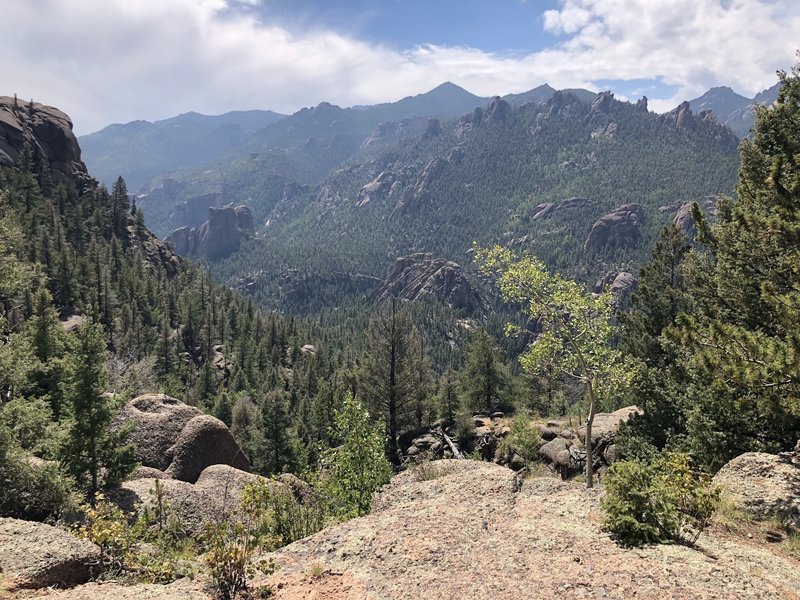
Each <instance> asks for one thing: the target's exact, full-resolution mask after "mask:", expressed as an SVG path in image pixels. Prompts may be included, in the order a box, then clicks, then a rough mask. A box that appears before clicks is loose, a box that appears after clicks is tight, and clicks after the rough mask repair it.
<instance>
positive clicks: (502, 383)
mask: <svg viewBox="0 0 800 600" xmlns="http://www.w3.org/2000/svg"><path fill="white" fill-rule="evenodd" d="M464 354H465V355H466V358H465V361H464V368H463V369H462V371H461V389H462V393H463V395H464V399H465V400H466V402H467V405H468V406H469V407H470V408H471V409H472V410H473V411H484V412H486V413H487V414H489V415H491V414H492V413H493V412H494V411H496V410H499V409H500V408H504V407H505V406H506V405H507V404H508V392H509V391H510V386H511V371H510V369H509V368H508V365H506V364H505V361H504V357H503V351H502V350H501V349H500V347H499V346H498V345H497V341H496V340H495V339H494V338H492V336H491V335H489V334H488V333H487V332H486V330H485V329H484V328H482V327H481V328H479V329H478V330H477V331H475V333H473V334H472V335H471V336H470V339H469V342H468V343H467V346H466V348H465V350H464Z"/></svg>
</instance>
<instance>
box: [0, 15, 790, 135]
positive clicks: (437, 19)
mask: <svg viewBox="0 0 800 600" xmlns="http://www.w3.org/2000/svg"><path fill="white" fill-rule="evenodd" d="M0 2H2V18H1V19H0V39H3V50H4V56H3V60H2V61H0V81H2V82H3V84H4V85H3V89H2V90H0V94H13V93H17V94H18V95H19V96H20V97H21V98H25V99H30V98H33V99H35V100H37V101H40V102H44V103H46V104H51V105H54V106H58V107H59V108H61V109H62V110H64V111H65V112H67V113H68V114H69V115H70V116H71V117H72V119H73V121H74V124H75V130H76V132H77V133H79V134H84V133H89V132H91V131H95V130H97V129H99V128H101V127H104V126H106V125H108V124H110V123H118V122H127V121H131V120H134V119H147V120H156V119H164V118H168V117H171V116H174V115H176V114H179V113H183V112H188V111H198V112H202V113H206V114H219V113H223V112H227V111H230V110H244V109H252V108H261V109H272V110H276V111H279V112H284V113H291V112H294V111H296V110H299V109H300V108H302V107H305V106H314V105H316V104H318V103H319V102H321V101H328V102H332V103H335V104H339V105H341V106H350V105H354V104H372V103H376V102H387V101H394V100H398V99H400V98H402V97H404V96H407V95H413V94H419V93H422V92H425V91H428V90H430V89H432V88H434V87H436V86H437V85H439V84H441V83H443V82H444V81H452V82H453V83H456V84H458V85H461V86H462V87H464V88H466V89H468V90H469V91H471V92H473V93H475V94H479V95H482V96H493V95H503V94H507V93H518V92H523V91H526V90H528V89H531V88H534V87H536V86H538V85H541V84H543V83H549V84H550V85H552V86H553V87H556V88H565V87H585V88H589V89H593V90H603V89H610V90H612V91H613V92H614V93H615V94H616V95H617V97H621V98H623V99H631V100H635V99H637V98H639V97H640V96H641V95H647V96H648V99H649V100H650V103H649V105H650V108H651V110H655V111H659V112H662V111H665V110H669V109H670V108H672V107H674V106H675V105H677V104H678V103H679V102H681V101H682V100H686V99H691V98H694V97H696V96H699V95H700V94H702V93H703V92H704V91H705V90H707V89H708V88H710V87H712V86H717V85H729V86H731V87H733V88H734V90H736V91H737V92H739V93H741V94H743V95H745V96H748V97H752V96H753V95H755V94H756V93H757V92H759V91H760V90H762V89H764V88H767V87H769V86H771V85H772V84H773V83H774V82H775V80H776V78H775V71H776V70H777V69H780V68H784V69H787V68H790V67H791V66H792V64H793V63H794V62H795V52H796V51H797V49H798V47H800V1H798V0H480V1H479V0H342V1H339V0H327V1H321V0H135V1H133V0H0Z"/></svg>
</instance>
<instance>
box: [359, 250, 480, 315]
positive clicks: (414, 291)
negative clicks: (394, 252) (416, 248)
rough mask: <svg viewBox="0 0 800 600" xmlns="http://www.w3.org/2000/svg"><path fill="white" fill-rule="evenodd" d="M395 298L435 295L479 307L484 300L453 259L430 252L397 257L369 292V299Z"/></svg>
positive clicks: (467, 306) (460, 305)
mask: <svg viewBox="0 0 800 600" xmlns="http://www.w3.org/2000/svg"><path fill="white" fill-rule="evenodd" d="M390 297H395V298H401V299H403V300H408V301H412V302H413V301H418V300H422V299H424V298H427V297H435V298H438V299H439V300H441V301H442V302H445V303H447V304H449V305H450V306H452V307H453V308H457V309H465V310H478V309H480V310H483V309H485V308H486V306H487V304H486V300H485V299H484V298H483V296H482V294H481V293H480V291H479V290H478V288H477V287H476V286H475V284H474V283H472V282H471V280H470V279H469V278H468V277H467V273H466V271H465V270H464V269H463V268H461V266H460V265H458V264H457V263H455V262H453V261H449V260H446V259H443V258H439V257H437V256H435V255H434V254H432V253H430V252H418V253H416V254H411V255H409V256H401V257H400V258H397V259H396V260H395V261H394V263H393V264H392V265H391V266H390V267H389V270H388V271H387V273H386V278H385V279H384V281H383V283H382V284H381V285H380V286H379V287H377V288H376V289H375V290H373V292H372V293H371V298H372V299H373V300H377V301H382V300H386V299H387V298H390Z"/></svg>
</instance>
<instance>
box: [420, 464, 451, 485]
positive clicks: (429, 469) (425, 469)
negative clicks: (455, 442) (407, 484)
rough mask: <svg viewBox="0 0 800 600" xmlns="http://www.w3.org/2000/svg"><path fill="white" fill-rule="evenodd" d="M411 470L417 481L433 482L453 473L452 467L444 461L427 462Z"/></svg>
mask: <svg viewBox="0 0 800 600" xmlns="http://www.w3.org/2000/svg"><path fill="white" fill-rule="evenodd" d="M410 470H411V472H412V473H413V474H414V477H415V478H416V480H417V481H431V480H433V479H439V478H440V477H444V476H445V475H447V474H448V473H451V472H452V467H451V466H450V464H449V463H443V462H442V461H438V460H433V461H428V460H425V461H421V462H419V463H417V464H415V465H414V466H413V467H411V469H410Z"/></svg>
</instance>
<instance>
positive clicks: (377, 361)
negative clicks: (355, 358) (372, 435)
mask: <svg viewBox="0 0 800 600" xmlns="http://www.w3.org/2000/svg"><path fill="white" fill-rule="evenodd" d="M412 328H413V324H412V322H411V318H410V317H409V316H408V314H407V313H406V312H403V311H399V310H398V309H397V303H396V301H395V300H394V299H393V300H392V304H391V307H390V308H389V309H388V310H387V309H384V310H381V311H379V312H378V314H377V315H375V317H373V319H372V320H371V321H370V325H369V329H368V330H367V348H368V350H367V351H366V352H365V354H364V362H363V365H362V368H361V371H360V374H359V378H358V389H359V394H360V396H361V397H362V398H363V399H364V401H365V403H366V405H367V406H369V407H370V410H371V412H372V413H373V414H375V415H378V416H380V417H382V418H383V419H384V422H385V423H386V433H387V456H388V457H389V461H390V462H391V463H392V464H394V465H399V464H400V448H399V445H398V436H399V434H400V428H401V426H402V423H403V421H404V420H405V418H406V417H407V414H406V413H407V411H408V409H409V405H410V403H411V402H412V399H413V386H414V384H415V375H416V374H415V373H414V372H413V369H412V365H413V360H414V357H415V352H414V348H413V346H412V343H411V342H412V340H411V335H410V334H411V331H412Z"/></svg>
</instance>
